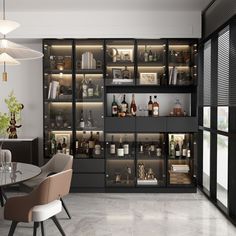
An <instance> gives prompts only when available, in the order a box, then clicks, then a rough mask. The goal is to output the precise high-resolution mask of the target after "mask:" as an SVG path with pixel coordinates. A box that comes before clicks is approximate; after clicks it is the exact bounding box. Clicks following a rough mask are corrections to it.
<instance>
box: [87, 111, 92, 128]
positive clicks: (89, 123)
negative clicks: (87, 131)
mask: <svg viewBox="0 0 236 236" xmlns="http://www.w3.org/2000/svg"><path fill="white" fill-rule="evenodd" d="M93 125H94V121H93V114H92V111H91V110H89V114H88V119H87V126H88V127H89V128H92V127H93Z"/></svg>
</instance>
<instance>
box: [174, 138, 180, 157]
mask: <svg viewBox="0 0 236 236" xmlns="http://www.w3.org/2000/svg"><path fill="white" fill-rule="evenodd" d="M175 157H176V158H179V157H180V146H179V141H177V143H176V146H175Z"/></svg>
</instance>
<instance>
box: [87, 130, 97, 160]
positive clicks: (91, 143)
mask: <svg viewBox="0 0 236 236" xmlns="http://www.w3.org/2000/svg"><path fill="white" fill-rule="evenodd" d="M94 147H95V140H94V138H93V132H92V131H91V132H90V138H89V140H88V148H89V150H88V155H89V158H92V157H93V150H94Z"/></svg>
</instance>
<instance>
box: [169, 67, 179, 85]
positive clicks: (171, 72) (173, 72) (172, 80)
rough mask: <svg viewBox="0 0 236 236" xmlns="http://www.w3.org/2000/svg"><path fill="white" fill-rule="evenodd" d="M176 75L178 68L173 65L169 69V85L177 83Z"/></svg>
mask: <svg viewBox="0 0 236 236" xmlns="http://www.w3.org/2000/svg"><path fill="white" fill-rule="evenodd" d="M177 75H178V70H177V68H176V67H175V66H173V67H171V68H170V69H169V85H176V84H177Z"/></svg>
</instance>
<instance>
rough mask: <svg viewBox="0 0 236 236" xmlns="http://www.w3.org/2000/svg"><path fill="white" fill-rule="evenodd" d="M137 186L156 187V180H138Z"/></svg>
mask: <svg viewBox="0 0 236 236" xmlns="http://www.w3.org/2000/svg"><path fill="white" fill-rule="evenodd" d="M137 184H138V185H158V181H157V179H156V178H154V179H138V181H137Z"/></svg>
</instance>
